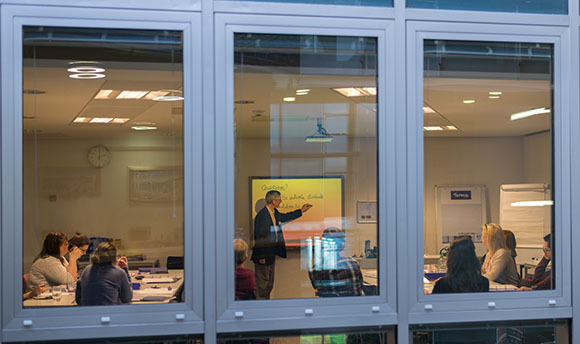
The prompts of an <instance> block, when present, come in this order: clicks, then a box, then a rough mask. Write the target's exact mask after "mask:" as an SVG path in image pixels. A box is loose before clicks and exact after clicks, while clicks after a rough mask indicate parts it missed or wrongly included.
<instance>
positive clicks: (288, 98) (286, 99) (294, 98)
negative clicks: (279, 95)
mask: <svg viewBox="0 0 580 344" xmlns="http://www.w3.org/2000/svg"><path fill="white" fill-rule="evenodd" d="M283 99H284V101H285V102H293V101H295V100H296V97H284V98H283Z"/></svg>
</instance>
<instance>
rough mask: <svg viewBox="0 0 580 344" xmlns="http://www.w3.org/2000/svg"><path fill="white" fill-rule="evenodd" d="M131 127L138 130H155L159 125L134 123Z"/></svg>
mask: <svg viewBox="0 0 580 344" xmlns="http://www.w3.org/2000/svg"><path fill="white" fill-rule="evenodd" d="M131 129H133V130H137V131H144V130H155V129H157V127H155V126H150V125H134V126H132V127H131Z"/></svg>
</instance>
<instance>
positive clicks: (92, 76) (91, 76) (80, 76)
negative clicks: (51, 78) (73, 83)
mask: <svg viewBox="0 0 580 344" xmlns="http://www.w3.org/2000/svg"><path fill="white" fill-rule="evenodd" d="M68 77H69V78H71V79H102V78H104V77H105V74H97V73H81V74H71V75H69V76H68Z"/></svg>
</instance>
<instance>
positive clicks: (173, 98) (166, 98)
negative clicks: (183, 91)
mask: <svg viewBox="0 0 580 344" xmlns="http://www.w3.org/2000/svg"><path fill="white" fill-rule="evenodd" d="M153 100H154V101H156V102H176V101H178V100H183V97H181V96H161V97H155V98H153Z"/></svg>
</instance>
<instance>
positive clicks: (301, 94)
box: [296, 91, 309, 96]
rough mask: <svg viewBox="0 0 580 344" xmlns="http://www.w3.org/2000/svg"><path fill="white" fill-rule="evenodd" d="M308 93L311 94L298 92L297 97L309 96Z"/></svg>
mask: <svg viewBox="0 0 580 344" xmlns="http://www.w3.org/2000/svg"><path fill="white" fill-rule="evenodd" d="M308 93H309V92H298V91H296V95H297V96H305V95H307V94H308Z"/></svg>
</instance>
